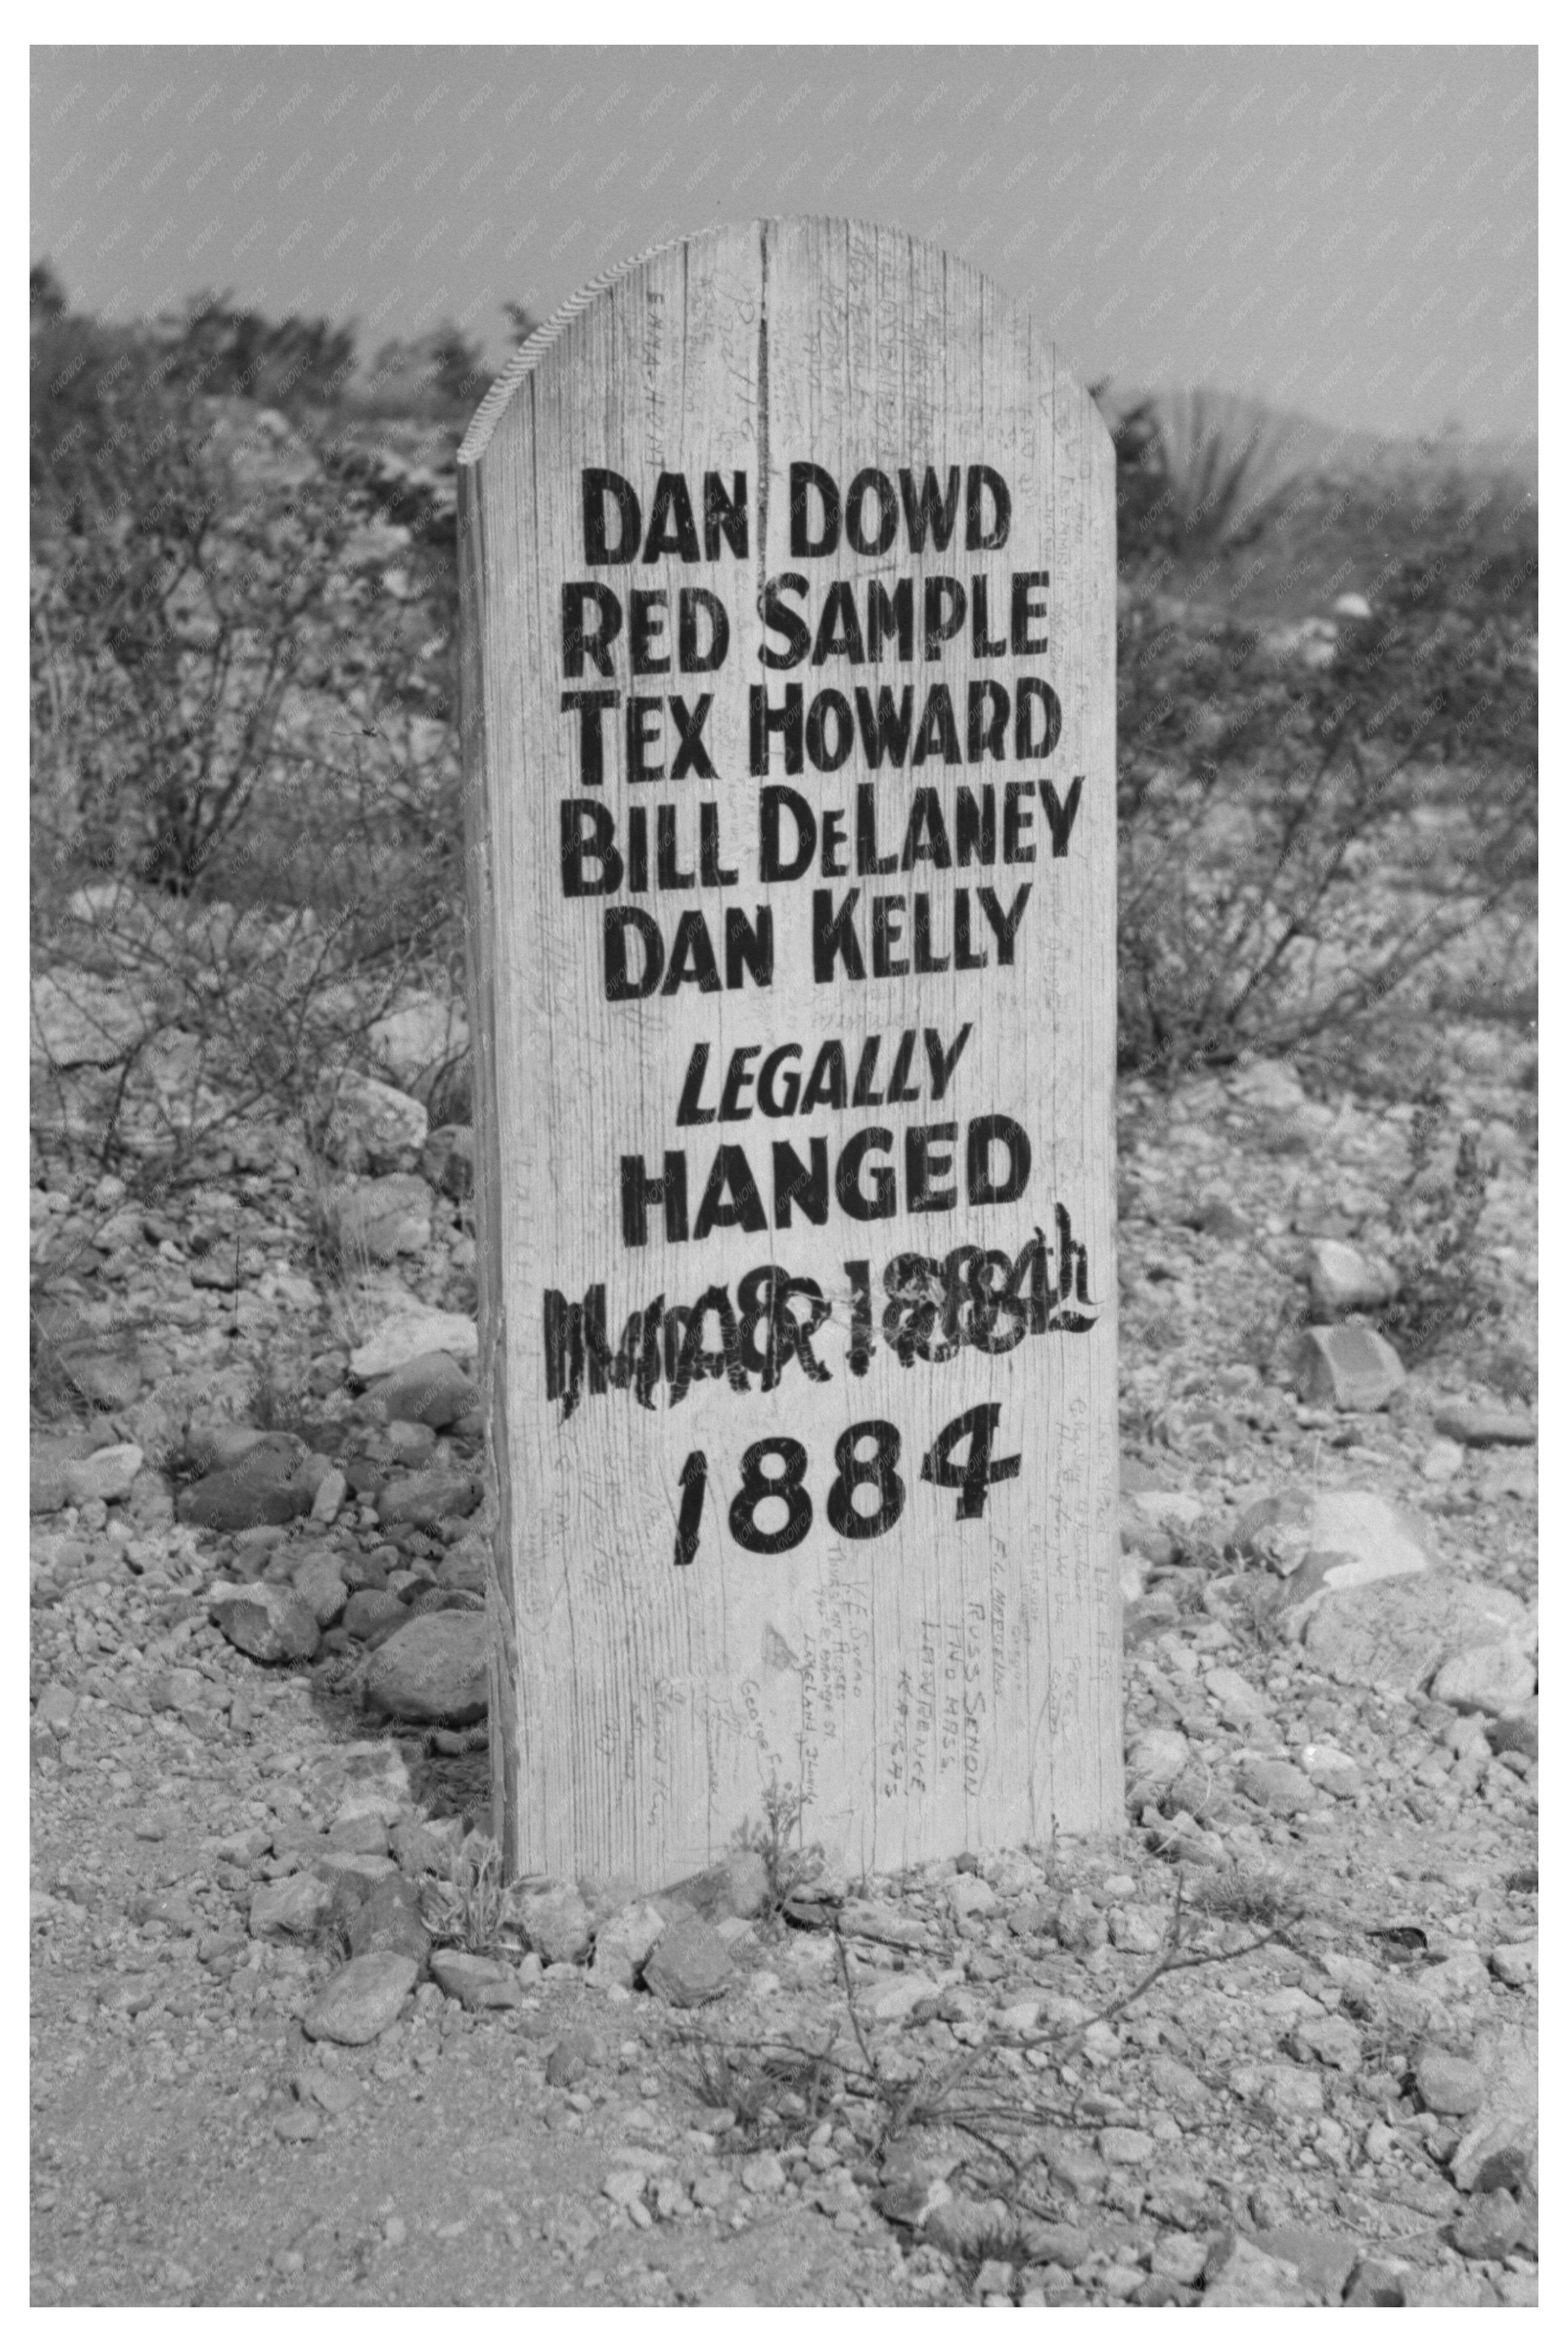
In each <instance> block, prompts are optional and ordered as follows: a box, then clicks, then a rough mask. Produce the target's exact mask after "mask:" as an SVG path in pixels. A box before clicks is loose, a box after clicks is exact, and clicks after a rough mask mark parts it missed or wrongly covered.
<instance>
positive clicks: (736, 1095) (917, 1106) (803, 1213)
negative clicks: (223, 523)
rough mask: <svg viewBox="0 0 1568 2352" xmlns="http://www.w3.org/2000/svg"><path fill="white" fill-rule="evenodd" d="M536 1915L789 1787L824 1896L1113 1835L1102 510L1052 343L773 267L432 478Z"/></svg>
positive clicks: (527, 375)
mask: <svg viewBox="0 0 1568 2352" xmlns="http://www.w3.org/2000/svg"><path fill="white" fill-rule="evenodd" d="M458 486H459V523H460V536H461V562H462V583H463V640H464V650H463V666H462V677H463V742H464V765H465V775H466V806H467V823H468V880H469V929H470V1021H471V1026H472V1030H473V1034H474V1037H475V1042H476V1085H475V1092H476V1126H477V1134H478V1171H479V1172H478V1212H479V1264H480V1269H481V1276H480V1280H481V1295H480V1327H481V1352H482V1378H483V1383H484V1386H485V1389H486V1393H487V1400H488V1404H489V1413H490V1423H491V1441H492V1451H493V1465H492V1466H493V1473H494V1477H495V1482H496V1486H497V1491H498V1494H499V1498H500V1520H499V1527H498V1528H497V1532H496V1539H495V1547H494V1551H495V1574H494V1578H493V1580H492V1590H491V1594H490V1603H491V1612H492V1619H493V1622H494V1628H495V1640H496V1668H495V1675H494V1682H493V1688H492V1713H491V1722H492V1736H493V1738H495V1740H496V1743H497V1759H496V1760H497V1800H498V1809H499V1811H500V1815H501V1820H502V1823H503V1839H504V1844H505V1848H506V1853H507V1856H508V1860H509V1864H510V1866H511V1867H513V1868H523V1869H528V1870H534V1871H546V1872H550V1873H552V1874H564V1875H573V1874H582V1873H585V1872H592V1873H597V1874H612V1873H616V1874H625V1875H626V1876H629V1877H630V1878H631V1879H633V1880H634V1881H635V1882H636V1883H637V1885H641V1886H653V1885H660V1884H665V1883H668V1881H670V1880H671V1879H673V1878H675V1877H678V1876H679V1875H680V1874H683V1873H686V1872H688V1871H689V1870H692V1869H695V1868H698V1867H700V1866H701V1865H702V1864H705V1863H707V1862H709V1861H710V1860H712V1859H714V1858H716V1857H717V1856H719V1855H720V1854H721V1853H723V1852H724V1850H725V1849H726V1847H727V1846H728V1845H729V1844H730V1843H731V1841H732V1840H733V1838H734V1837H735V1835H736V1834H737V1832H739V1831H740V1829H741V1827H742V1822H743V1821H744V1820H747V1819H749V1820H750V1821H751V1822H753V1823H754V1822H757V1821H758V1819H759V1818H760V1815H761V1811H762V1799H763V1793H764V1791H765V1790H767V1789H768V1788H769V1787H770V1785H772V1784H774V1783H776V1784H777V1785H778V1786H779V1787H781V1788H785V1787H790V1786H793V1787H794V1788H795V1790H798V1791H799V1792H800V1794H801V1797H802V1799H803V1801H804V1813H803V1819H802V1822H801V1832H802V1834H803V1835H804V1837H805V1839H807V1840H812V1839H816V1840H820V1841H821V1843H823V1845H824V1847H825V1848H826V1852H827V1853H828V1854H829V1856H830V1857H833V1858H835V1859H837V1860H838V1861H839V1862H841V1863H842V1864H844V1865H845V1866H847V1868H848V1869H849V1870H850V1871H851V1872H852V1873H861V1872H866V1871H869V1870H872V1869H878V1870H886V1869H890V1868H896V1867H899V1866H900V1865H901V1864H910V1863H914V1862H918V1861H921V1860H924V1859H930V1858H932V1857H935V1856H938V1855H941V1854H943V1853H956V1852H958V1851H960V1850H961V1849H963V1848H964V1847H971V1848H983V1847H996V1846H1001V1845H1005V1844H1019V1843H1037V1842H1042V1841H1044V1840H1046V1839H1047V1838H1048V1837H1049V1836H1050V1835H1051V1834H1052V1832H1053V1831H1055V1830H1061V1831H1067V1832H1085V1831H1091V1830H1105V1829H1111V1828H1115V1827H1117V1826H1119V1825H1120V1823H1121V1804H1122V1788H1121V1666H1120V1638H1121V1629H1120V1616H1119V1600H1118V1586H1117V1573H1116V1570H1117V1550H1118V1543H1117V1512H1116V1465H1117V1393H1116V1357H1115V1307H1116V1284H1115V1263H1114V1255H1113V1251H1114V1231H1113V1220H1112V1153H1113V1129H1112V1095H1111V1088H1112V1073H1113V1065H1114V1055H1115V1003H1116V992H1115V921H1114V904H1115V854H1116V795H1115V716H1114V701H1113V693H1114V662H1115V503H1114V466H1113V458H1112V451H1111V445H1110V436H1109V435H1108V434H1107V432H1106V429H1105V427H1104V425H1103V424H1102V422H1101V420H1100V416H1099V415H1098V413H1097V411H1096V409H1095V407H1094V404H1093V403H1092V401H1091V400H1090V399H1089V395H1088V394H1087V393H1086V392H1085V391H1084V390H1083V389H1082V387H1081V386H1080V385H1079V384H1078V383H1075V382H1074V381H1073V380H1072V379H1071V378H1070V377H1069V376H1068V375H1067V374H1066V373H1064V372H1063V371H1062V369H1061V368H1060V367H1059V366H1058V362H1057V360H1056V356H1055V353H1054V352H1053V350H1052V348H1051V345H1050V344H1049V343H1048V342H1047V341H1046V340H1045V339H1044V337H1043V336H1042V334H1041V332H1040V331H1039V329H1038V328H1037V325H1036V324H1035V323H1034V322H1033V321H1032V320H1031V319H1030V318H1029V317H1028V315H1027V314H1026V312H1024V311H1021V310H1016V309H1015V308H1013V307H1012V306H1010V305H1009V303H1008V302H1007V300H1006V299H1005V297H1004V295H1003V294H1002V293H1001V292H1000V291H999V290H998V289H996V288H995V287H994V286H992V285H991V284H989V283H988V282H987V281H986V280H985V279H984V278H981V277H980V276H979V275H978V274H977V273H976V272H975V271H974V270H973V269H971V268H969V267H968V266H967V265H965V264H963V263H961V262H959V261H956V260H954V259H952V257H949V256H948V255H946V254H943V253H942V252H940V251H938V250H936V249H935V248H933V247H927V246H922V245H920V244H918V243H915V242H913V241H912V240H911V239H910V238H909V237H907V236H903V235H900V234H898V233H896V232H893V231H889V230H886V229H880V228H875V227H869V226H863V225H860V224H858V223H850V222H845V221H837V220H816V219H812V220H784V221H769V222H764V223H760V224H755V225H752V226H747V227H738V228H721V229H714V230H710V231H708V232H705V233H704V234H702V235H700V236H693V237H690V238H688V239H685V240H683V241H682V242H680V243H679V244H675V245H671V246H668V247H663V248H662V249H660V250H658V251H657V252H655V253H652V254H649V255H647V257H644V258H643V259H641V260H639V261H637V262H635V263H633V264H631V265H629V266H628V267H626V268H622V269H619V270H616V271H615V272H614V273H612V274H611V275H610V276H608V277H606V278H603V279H601V280H600V281H599V282H598V283H597V284H595V285H594V286H592V287H590V288H588V289H585V290H584V292H583V293H582V294H581V295H579V296H578V297H577V298H576V299H574V301H572V302H570V303H569V304H568V305H567V306H566V307H565V309H564V310H562V311H561V312H560V313H559V314H558V315H557V317H556V318H555V319H554V320H552V321H551V323H550V324H549V325H548V326H546V327H544V328H543V329H542V330H541V331H539V332H538V333H537V334H536V335H534V337H533V338H532V339H531V341H530V342H529V343H527V344H526V345H525V346H524V347H523V348H522V350H521V352H519V353H518V354H517V355H516V357H515V359H514V360H513V362H512V363H511V364H510V367H509V369H508V370H507V372H506V373H505V375H504V376H503V377H502V378H501V379H500V382H499V383H497V385H496V386H495V388H494V390H493V391H492V392H491V394H489V398H488V399H487V400H486V401H485V402H484V404H483V405H482V406H481V408H480V409H479V412H478V414H477V415H476V416H475V418H474V422H473V425H472V426H471V428H470V430H469V433H468V438H467V440H466V441H465V443H464V445H463V448H462V451H461V454H460V457H459V462H458Z"/></svg>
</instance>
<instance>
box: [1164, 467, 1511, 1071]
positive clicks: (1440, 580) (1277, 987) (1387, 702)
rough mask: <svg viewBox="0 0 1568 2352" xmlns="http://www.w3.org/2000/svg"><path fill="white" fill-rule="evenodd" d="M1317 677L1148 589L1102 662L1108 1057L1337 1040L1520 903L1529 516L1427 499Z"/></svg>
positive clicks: (1255, 638)
mask: <svg viewBox="0 0 1568 2352" xmlns="http://www.w3.org/2000/svg"><path fill="white" fill-rule="evenodd" d="M1417 520H1418V525H1419V528H1418V529H1416V530H1413V531H1412V532H1411V533H1410V534H1409V535H1408V536H1407V537H1406V540H1405V544H1404V545H1403V546H1402V548H1401V549H1400V551H1399V552H1398V553H1397V554H1396V555H1395V556H1393V557H1391V558H1390V560H1389V561H1388V562H1386V563H1384V566H1383V567H1382V569H1381V570H1380V572H1378V574H1377V576H1376V577H1375V578H1374V579H1373V581H1372V582H1371V583H1370V603H1371V607H1372V610H1371V616H1370V617H1369V618H1360V619H1355V618H1346V619H1344V620H1343V621H1342V623H1341V625H1339V626H1338V628H1337V630H1336V632H1335V633H1334V634H1333V635H1332V636H1331V637H1330V638H1327V639H1322V638H1320V639H1319V640H1318V642H1317V646H1316V649H1315V656H1309V657H1303V652H1302V648H1301V646H1300V645H1298V644H1292V643H1291V642H1289V640H1286V641H1285V642H1284V643H1281V642H1280V640H1279V637H1278V635H1274V634H1271V633H1270V632H1268V631H1267V630H1265V629H1263V628H1262V627H1260V626H1258V625H1255V624H1253V623H1250V622H1243V621H1240V620H1237V619H1235V618H1233V617H1230V616H1229V615H1226V614H1219V615H1205V614H1199V613H1196V612H1194V611H1193V610H1192V609H1191V608H1189V607H1188V606H1186V605H1184V604H1180V603H1178V602H1177V601H1176V600H1174V599H1173V598H1171V597H1169V596H1167V595H1165V594H1163V593H1161V592H1160V591H1159V590H1158V589H1155V588H1152V587H1151V586H1149V585H1148V584H1147V583H1142V584H1138V585H1133V586H1131V588H1129V589H1128V590H1127V591H1126V592H1125V593H1124V595H1123V600H1122V610H1121V629H1120V644H1119V654H1118V696H1119V729H1120V761H1119V775H1118V817H1119V824H1120V828H1121V929H1120V941H1119V946H1120V959H1121V1058H1122V1061H1123V1064H1124V1066H1136V1067H1142V1068H1144V1069H1149V1070H1158V1069H1162V1068H1163V1069H1170V1068H1174V1067H1180V1066H1190V1065H1192V1064H1194V1063H1198V1062H1203V1061H1210V1062H1225V1061H1229V1060H1233V1059H1235V1058H1236V1056H1237V1055H1238V1054H1240V1053H1242V1052H1244V1051H1246V1050H1247V1049H1252V1050H1255V1051H1260V1052H1265V1053H1279V1052H1282V1051H1289V1050H1290V1049H1292V1048H1294V1047H1296V1046H1298V1045H1301V1044H1303V1043H1304V1042H1307V1041H1310V1040H1313V1039H1322V1038H1325V1037H1327V1036H1331V1035H1343V1034H1344V1033H1345V1032H1346V1031H1347V1029H1349V1028H1352V1027H1353V1024H1355V1023H1356V1022H1357V1021H1358V1020H1361V1019H1363V1017H1365V1016H1367V1015H1369V1014H1372V1013H1378V1012H1380V1011H1381V1010H1383V1009H1385V1008H1386V1007H1387V1005H1388V1003H1389V1001H1390V999H1391V998H1394V996H1395V995H1396V994H1397V992H1400V991H1402V990H1405V989H1406V988H1407V986H1408V984H1409V983H1410V982H1412V981H1413V979H1414V978H1415V976H1416V975H1418V974H1421V973H1426V972H1430V971H1433V970H1434V968H1435V967H1436V966H1438V965H1439V964H1440V961H1441V960H1442V959H1443V958H1444V957H1445V956H1446V955H1448V954H1453V953H1456V952H1460V951H1463V952H1464V953H1466V954H1468V955H1469V956H1470V957H1471V958H1472V960H1473V958H1474V956H1475V954H1476V952H1477V950H1478V948H1480V949H1481V950H1485V949H1486V947H1487V945H1488V943H1489V940H1490V939H1491V937H1492V931H1491V930H1489V926H1491V927H1494V929H1495V931H1496V936H1497V937H1498V939H1502V938H1503V937H1505V936H1507V935H1508V930H1509V925H1510V922H1511V921H1515V920H1517V919H1518V918H1520V917H1521V916H1522V915H1524V914H1527V913H1528V910H1529V909H1530V908H1531V904H1532V889H1533V878H1534V873H1535V775H1536V703H1537V678H1536V666H1535V656H1534V638H1533V632H1534V625H1535V589H1536V551H1535V521H1534V511H1533V503H1532V502H1531V501H1527V500H1525V499H1522V498H1521V499H1516V500H1514V501H1512V502H1511V503H1510V504H1507V505H1505V504H1504V502H1503V501H1502V500H1500V499H1498V498H1497V497H1496V496H1495V495H1493V496H1490V497H1489V498H1487V497H1483V498H1480V499H1478V498H1477V496H1476V495H1475V492H1474V489H1473V488H1472V486H1470V485H1468V484H1466V483H1465V482H1463V481H1462V480H1459V479H1454V480H1451V481H1449V482H1447V483H1445V484H1443V485H1440V486H1439V487H1438V488H1437V489H1436V492H1435V493H1434V494H1433V495H1432V496H1431V497H1430V498H1428V499H1427V500H1426V503H1425V506H1424V507H1423V509H1421V511H1420V513H1419V516H1418V518H1417Z"/></svg>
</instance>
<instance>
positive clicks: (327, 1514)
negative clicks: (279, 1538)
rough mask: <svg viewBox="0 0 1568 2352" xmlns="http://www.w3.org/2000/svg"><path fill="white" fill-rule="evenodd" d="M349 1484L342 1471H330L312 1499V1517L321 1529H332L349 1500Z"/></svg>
mask: <svg viewBox="0 0 1568 2352" xmlns="http://www.w3.org/2000/svg"><path fill="white" fill-rule="evenodd" d="M348 1492H349V1482H348V1480H347V1479H346V1478H345V1477H344V1476H343V1474H342V1471H341V1470H338V1469H331V1470H329V1471H328V1473H327V1475H326V1476H325V1477H324V1478H323V1479H322V1481H321V1485H320V1486H318V1487H317V1489H316V1491H315V1493H314V1495H312V1496H311V1497H310V1517H311V1518H312V1519H313V1520H314V1521H315V1523H316V1525H317V1526H318V1527H319V1528H330V1527H331V1524H332V1521H333V1520H334V1519H335V1518H336V1517H337V1516H338V1513H339V1512H340V1511H341V1510H342V1507H343V1505H344V1503H345V1502H346V1501H347V1500H348Z"/></svg>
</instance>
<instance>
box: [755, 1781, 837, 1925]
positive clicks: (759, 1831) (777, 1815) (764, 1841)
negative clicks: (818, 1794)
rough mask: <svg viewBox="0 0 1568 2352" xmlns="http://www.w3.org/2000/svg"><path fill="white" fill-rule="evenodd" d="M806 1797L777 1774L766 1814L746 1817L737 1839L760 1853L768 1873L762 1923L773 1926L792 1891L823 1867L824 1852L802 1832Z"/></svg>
mask: <svg viewBox="0 0 1568 2352" xmlns="http://www.w3.org/2000/svg"><path fill="white" fill-rule="evenodd" d="M804 1811H805V1805H804V1801H803V1800H802V1798H801V1796H800V1793H799V1791H798V1790H796V1788H795V1784H794V1782H793V1781H788V1780H786V1781H785V1782H784V1785H783V1786H782V1787H781V1786H780V1784H779V1781H778V1779H777V1777H776V1776H775V1777H774V1778H773V1780H770V1781H769V1783H768V1785H767V1787H766V1789H765V1790H763V1818H762V1820H761V1821H760V1822H755V1823H753V1822H750V1821H744V1822H742V1824H741V1827H740V1830H739V1832H738V1833H737V1835H736V1839H735V1843H736V1844H737V1845H739V1846H741V1847H742V1848H749V1849H750V1851H751V1852H752V1853H757V1854H760V1855H761V1856H762V1860H763V1869H764V1871H765V1872H766V1873H767V1894H766V1896H765V1897H764V1900H763V1916H762V1924H763V1926H764V1927H772V1926H773V1924H774V1923H775V1922H776V1921H777V1918H778V1916H779V1913H780V1912H781V1911H782V1910H783V1908H784V1905H785V1904H786V1903H787V1902H788V1901H789V1899H790V1897H791V1895H794V1894H795V1893H796V1892H797V1891H798V1890H799V1889H800V1888H801V1887H803V1886H807V1885H810V1883H811V1881H812V1880H813V1879H814V1878H815V1877H816V1875H817V1874H818V1873H819V1872H820V1871H821V1869H822V1867H823V1859H824V1857H823V1852H822V1848H821V1846H820V1845H818V1844H816V1843H812V1844H810V1845H806V1844H805V1843H803V1842H802V1839H801V1833H800V1825H801V1816H802V1814H803V1812H804Z"/></svg>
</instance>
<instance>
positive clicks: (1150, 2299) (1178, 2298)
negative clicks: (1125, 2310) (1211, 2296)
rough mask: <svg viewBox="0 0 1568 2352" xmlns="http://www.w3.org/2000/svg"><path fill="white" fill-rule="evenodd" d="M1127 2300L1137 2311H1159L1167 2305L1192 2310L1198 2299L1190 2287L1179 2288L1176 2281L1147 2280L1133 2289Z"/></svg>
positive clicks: (1165, 2279)
mask: <svg viewBox="0 0 1568 2352" xmlns="http://www.w3.org/2000/svg"><path fill="white" fill-rule="evenodd" d="M1127 2300H1128V2302H1129V2303H1130V2304H1131V2305H1132V2307H1133V2309H1134V2310H1135V2311H1159V2310H1163V2308H1164V2307H1165V2306H1166V2305H1175V2306H1176V2307H1177V2308H1178V2309H1180V2310H1191V2309H1192V2308H1193V2306H1194V2305H1195V2304H1196V2303H1197V2300H1198V2298H1197V2296H1196V2295H1195V2294H1194V2292H1193V2290H1192V2288H1191V2287H1190V2286H1179V2285H1178V2284H1177V2283H1176V2281H1175V2280H1174V2279H1169V2278H1146V2279H1143V2280H1142V2281H1141V2282H1140V2284H1138V2285H1137V2286H1135V2287H1134V2288H1133V2290H1132V2292H1131V2294H1130V2295H1129V2296H1128V2298H1127Z"/></svg>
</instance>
